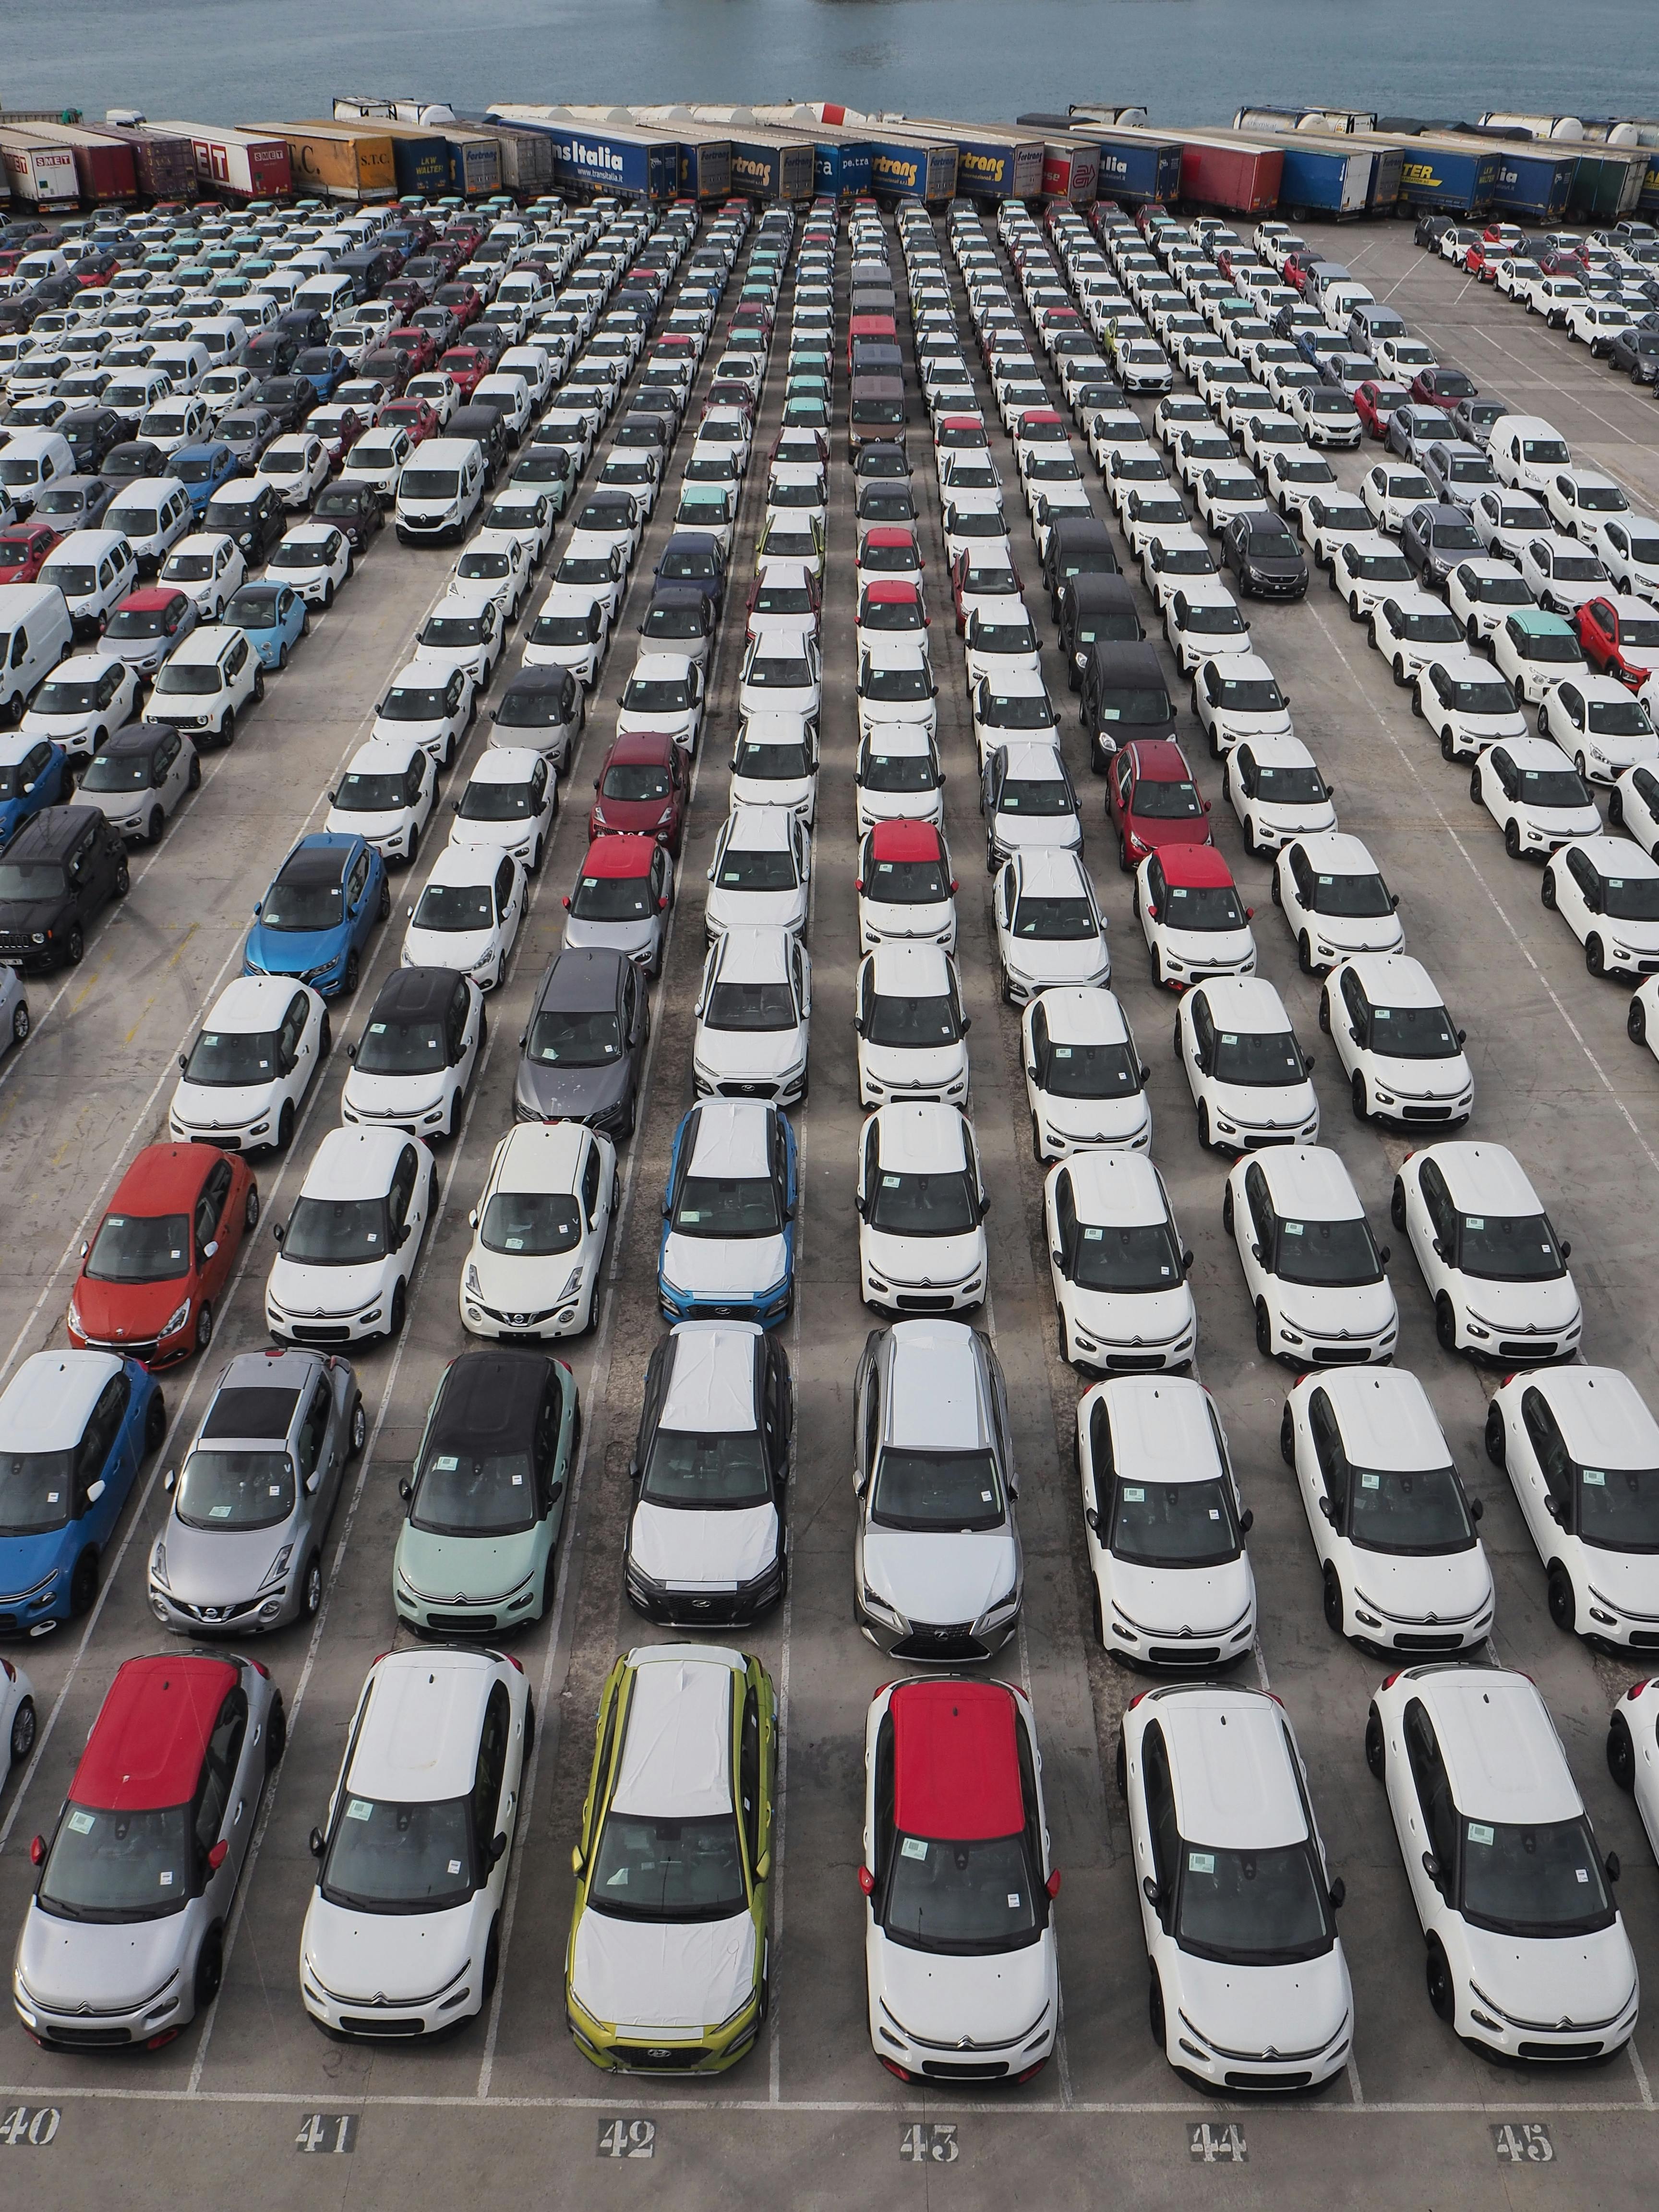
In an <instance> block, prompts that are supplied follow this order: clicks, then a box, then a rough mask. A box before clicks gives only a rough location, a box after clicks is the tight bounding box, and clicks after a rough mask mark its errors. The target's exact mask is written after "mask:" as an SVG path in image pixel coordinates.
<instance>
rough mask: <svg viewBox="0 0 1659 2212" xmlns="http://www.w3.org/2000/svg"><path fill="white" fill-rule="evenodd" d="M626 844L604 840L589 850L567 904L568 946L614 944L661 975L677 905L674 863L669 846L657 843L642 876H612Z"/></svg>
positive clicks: (635, 842) (614, 839) (635, 845)
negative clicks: (672, 910) (671, 913)
mask: <svg viewBox="0 0 1659 2212" xmlns="http://www.w3.org/2000/svg"><path fill="white" fill-rule="evenodd" d="M641 842H642V841H640V840H637V839H636V840H631V841H630V845H631V847H632V848H633V849H634V850H635V851H637V849H638V847H639V844H640V843H641ZM621 844H622V841H621V839H620V838H617V837H599V838H596V839H595V841H594V842H593V844H592V847H591V848H589V851H588V854H587V858H586V861H585V862H584V863H583V866H582V870H581V872H580V875H579V876H578V877H577V878H576V884H575V888H574V890H573V891H572V892H571V895H570V896H569V897H568V899H567V900H566V901H565V908H566V912H565V918H564V941H565V946H566V949H567V950H568V951H576V950H578V949H579V948H582V949H585V948H591V947H593V946H597V945H613V946H614V947H615V948H616V950H617V951H618V952H625V953H626V954H627V955H628V957H629V959H630V960H632V961H635V962H636V963H638V965H639V966H640V967H641V968H643V969H644V970H645V971H646V973H647V975H653V976H654V975H660V974H661V972H662V956H663V948H664V946H665V945H666V943H667V941H668V917H669V911H670V908H671V907H672V905H673V902H674V863H673V861H672V860H670V858H669V856H668V851H667V848H666V847H665V846H662V845H658V846H656V847H655V848H653V851H652V854H651V858H650V860H649V862H648V863H647V866H645V867H644V869H643V870H642V871H641V872H639V873H629V874H623V873H621V872H614V873H613V872H611V867H610V866H609V865H608V864H609V863H610V862H611V860H612V859H613V858H614V856H615V854H616V853H617V850H618V848H620V847H621Z"/></svg>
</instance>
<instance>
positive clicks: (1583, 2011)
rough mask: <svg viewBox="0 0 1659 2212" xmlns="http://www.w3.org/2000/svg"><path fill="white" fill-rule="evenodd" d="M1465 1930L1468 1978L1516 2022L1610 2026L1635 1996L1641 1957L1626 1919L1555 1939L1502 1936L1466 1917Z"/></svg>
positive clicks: (1554, 2026)
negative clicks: (1633, 1947)
mask: <svg viewBox="0 0 1659 2212" xmlns="http://www.w3.org/2000/svg"><path fill="white" fill-rule="evenodd" d="M1462 1934H1463V1940H1464V1942H1466V1943H1467V1945H1468V1961H1469V1978H1470V1980H1471V1981H1472V1982H1474V1984H1475V1985H1476V1987H1477V1988H1478V1989H1479V1990H1481V1991H1483V1992H1484V1993H1485V1995H1486V1996H1488V1997H1489V1998H1490V1999H1491V2000H1492V2002H1493V2003H1494V2004H1495V2005H1496V2006H1497V2007H1498V2009H1499V2011H1500V2012H1504V2013H1507V2014H1508V2015H1509V2016H1510V2019H1511V2020H1513V2021H1525V2022H1527V2023H1528V2025H1530V2026H1536V2027H1542V2028H1546V2029H1548V2030H1552V2031H1553V2030H1557V2029H1566V2028H1573V2027H1601V2026H1611V2024H1612V2023H1613V2021H1616V2020H1618V2019H1620V2017H1621V2016H1622V2015H1623V2014H1624V2012H1625V2010H1626V2007H1627V2006H1628V2005H1630V2004H1631V2003H1632V2002H1633V2001H1634V1998H1635V1996H1636V1990H1637V1977H1636V1959H1635V1956H1634V1954H1633V1953H1632V1950H1631V1947H1630V1938H1629V1937H1628V1936H1626V1933H1625V1928H1624V1923H1623V1922H1622V1921H1615V1922H1614V1923H1613V1926H1612V1927H1611V1928H1601V1929H1597V1931H1596V1932H1595V1935H1593V1936H1557V1937H1555V1938H1553V1939H1551V1938H1548V1937H1543V1938H1540V1937H1535V1936H1499V1935H1498V1934H1496V1933H1495V1932H1494V1931H1493V1930H1492V1929H1488V1928H1474V1927H1471V1926H1470V1925H1469V1923H1468V1922H1467V1921H1465V1922H1464V1923H1463V1929H1462ZM1545 1991H1547V1992H1548V1997H1547V2004H1548V2010H1549V2015H1550V2016H1549V2018H1548V2020H1547V2021H1543V2020H1540V2019H1539V2013H1540V2011H1541V2009H1542V2008H1543V2003H1544V1992H1545Z"/></svg>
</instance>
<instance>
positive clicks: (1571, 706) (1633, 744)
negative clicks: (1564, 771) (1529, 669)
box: [1538, 675, 1659, 784]
mask: <svg viewBox="0 0 1659 2212" xmlns="http://www.w3.org/2000/svg"><path fill="white" fill-rule="evenodd" d="M1654 688H1656V689H1659V687H1654ZM1646 689H1647V687H1644V692H1645V690H1646ZM1538 728H1539V732H1540V734H1541V736H1543V737H1546V738H1554V740H1555V742H1556V744H1558V745H1559V746H1560V748H1561V750H1562V751H1563V752H1564V753H1566V754H1568V755H1569V756H1570V757H1571V760H1572V763H1573V766H1574V767H1575V768H1576V769H1577V771H1578V773H1579V775H1581V776H1583V779H1584V781H1585V782H1586V783H1601V784H1613V783H1617V781H1619V779H1620V776H1621V775H1623V774H1624V773H1625V770H1626V769H1630V768H1636V767H1638V766H1640V765H1643V764H1646V765H1649V766H1651V765H1652V764H1653V763H1655V762H1656V761H1659V732H1656V730H1655V728H1654V723H1653V715H1652V713H1651V711H1650V708H1649V705H1648V701H1647V698H1646V696H1642V697H1639V698H1632V696H1631V694H1630V691H1629V690H1628V688H1627V687H1626V685H1625V684H1621V683H1620V680H1619V678H1617V677H1616V676H1589V675H1582V676H1579V675H1575V676H1569V677H1566V678H1564V679H1563V680H1562V681H1561V682H1560V683H1559V684H1551V685H1549V686H1548V688H1547V690H1546V691H1545V693H1544V696H1543V697H1542V699H1541V701H1540V702H1539V706H1538Z"/></svg>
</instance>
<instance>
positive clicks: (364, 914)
mask: <svg viewBox="0 0 1659 2212" xmlns="http://www.w3.org/2000/svg"><path fill="white" fill-rule="evenodd" d="M370 872H371V871H370V866H369V855H368V848H367V846H365V847H364V848H363V850H362V852H360V853H359V854H357V855H356V859H355V860H353V861H352V863H351V866H350V867H349V870H348V871H347V873H346V884H345V902H346V929H347V931H348V933H349V937H350V939H351V941H352V942H353V943H354V944H356V945H362V943H363V942H364V941H365V939H367V938H368V933H369V929H370V927H371V926H372V925H373V922H374V908H373V903H372V902H371V901H370V898H369V896H368V880H369V875H370Z"/></svg>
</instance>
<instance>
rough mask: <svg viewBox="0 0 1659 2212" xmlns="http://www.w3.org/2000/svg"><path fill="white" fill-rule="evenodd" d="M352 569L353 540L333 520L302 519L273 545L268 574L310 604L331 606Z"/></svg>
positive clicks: (266, 570)
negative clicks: (315, 520) (278, 543)
mask: <svg viewBox="0 0 1659 2212" xmlns="http://www.w3.org/2000/svg"><path fill="white" fill-rule="evenodd" d="M351 569H352V557H351V540H350V539H349V538H348V537H347V536H346V534H345V532H344V531H343V530H337V529H336V528H335V527H334V525H333V524H332V523H331V522H302V523H301V524H299V525H298V526H297V527H296V528H295V529H293V530H290V531H289V533H288V535H287V536H286V537H285V538H283V541H282V543H281V544H280V545H276V546H273V547H272V549H271V554H270V560H269V562H267V563H266V569H265V573H266V574H267V575H268V576H270V578H272V579H273V580H277V581H280V582H282V583H284V584H290V585H292V586H293V587H294V589H295V592H298V593H299V595H300V597H301V599H303V600H304V601H305V602H306V604H307V606H313V607H331V606H332V605H333V604H334V594H335V593H336V592H337V591H338V590H339V588H340V586H341V585H342V584H343V583H344V582H345V581H346V580H347V579H348V577H349V575H350V574H351Z"/></svg>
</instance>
